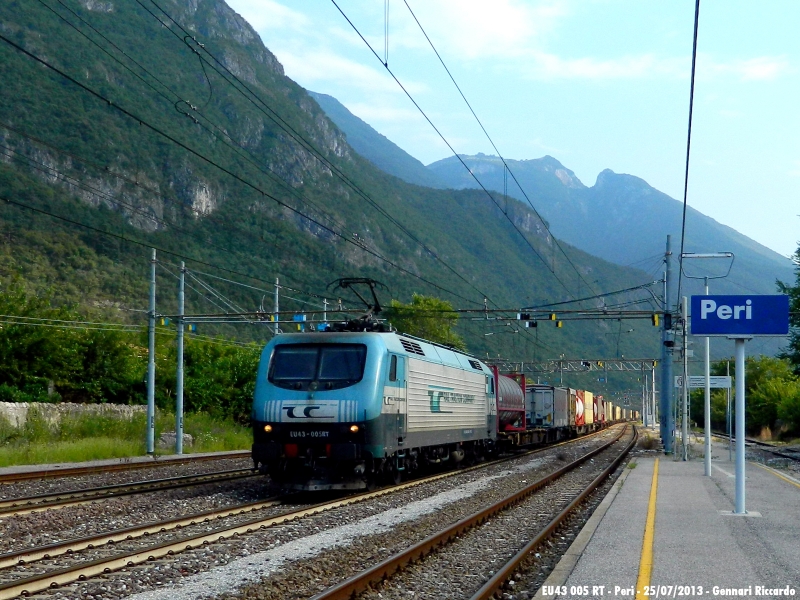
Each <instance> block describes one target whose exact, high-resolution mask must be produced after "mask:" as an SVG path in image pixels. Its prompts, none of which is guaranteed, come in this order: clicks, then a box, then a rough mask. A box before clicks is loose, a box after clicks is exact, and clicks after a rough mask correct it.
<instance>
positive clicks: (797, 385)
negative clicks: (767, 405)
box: [778, 381, 800, 434]
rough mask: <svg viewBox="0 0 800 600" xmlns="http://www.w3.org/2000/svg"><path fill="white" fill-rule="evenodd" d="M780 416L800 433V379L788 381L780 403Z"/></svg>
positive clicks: (791, 428)
mask: <svg viewBox="0 0 800 600" xmlns="http://www.w3.org/2000/svg"><path fill="white" fill-rule="evenodd" d="M778 418H779V419H780V420H781V421H783V423H784V424H785V425H787V426H788V427H789V428H790V430H791V431H793V432H794V433H796V434H800V381H795V382H793V383H787V384H786V385H785V386H784V389H783V396H782V398H781V400H780V404H778Z"/></svg>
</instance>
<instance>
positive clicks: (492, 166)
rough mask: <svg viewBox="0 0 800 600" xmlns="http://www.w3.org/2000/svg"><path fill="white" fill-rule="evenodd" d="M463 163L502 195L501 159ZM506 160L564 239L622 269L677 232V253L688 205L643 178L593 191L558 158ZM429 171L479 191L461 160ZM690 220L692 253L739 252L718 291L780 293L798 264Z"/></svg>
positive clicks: (716, 226)
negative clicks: (781, 283) (778, 285)
mask: <svg viewBox="0 0 800 600" xmlns="http://www.w3.org/2000/svg"><path fill="white" fill-rule="evenodd" d="M461 159H462V160H463V161H464V162H465V163H466V164H467V165H468V166H469V168H470V169H471V170H472V171H473V172H474V173H475V174H476V175H477V176H478V177H479V179H480V180H481V182H483V184H484V185H485V186H486V187H487V188H489V189H492V190H495V191H498V192H499V193H501V194H502V190H503V163H502V161H501V160H500V159H499V158H497V157H494V156H486V155H483V154H478V155H476V156H462V157H461ZM507 163H508V165H509V167H510V169H511V171H512V172H513V173H514V175H515V176H516V178H517V181H518V182H519V184H521V186H522V189H524V190H525V192H526V193H527V194H528V197H529V198H530V200H531V202H532V204H533V206H535V207H536V209H537V210H538V211H539V212H540V213H541V215H542V217H543V218H544V219H545V220H546V221H547V222H548V223H549V224H550V228H551V231H552V232H553V234H554V235H555V236H557V237H558V238H559V239H562V240H564V241H566V242H567V243H569V244H572V245H574V246H575V247H577V248H580V249H581V250H584V251H585V252H588V253H590V254H592V255H594V256H599V257H601V258H603V259H605V260H608V261H610V262H613V263H616V264H620V265H643V264H644V263H645V262H646V261H647V260H648V259H649V258H650V257H653V256H657V255H663V253H664V249H665V244H666V238H667V235H671V236H672V244H673V247H672V250H673V253H674V254H675V255H676V256H677V254H678V252H679V250H680V249H679V247H678V244H679V243H680V234H681V219H682V214H683V204H682V203H681V202H678V201H677V200H675V199H673V198H671V197H669V196H667V195H666V194H664V193H662V192H660V191H658V190H657V189H655V188H653V187H652V186H650V185H648V184H647V182H646V181H644V180H643V179H640V178H638V177H635V176H633V175H624V174H617V173H614V172H613V171H611V170H609V169H606V170H605V171H603V172H602V173H600V174H599V175H598V177H597V181H596V183H595V185H594V186H592V187H586V186H585V185H584V184H583V183H582V182H581V181H580V180H579V179H578V178H577V177H575V174H574V173H573V172H572V171H570V170H569V169H567V168H566V167H564V166H563V165H562V164H561V163H560V162H559V161H558V160H556V159H554V158H553V157H551V156H545V157H543V158H540V159H534V160H508V161H507ZM429 168H430V169H431V170H432V171H433V172H435V173H436V174H437V175H439V177H440V178H441V179H443V180H445V181H447V182H448V184H449V185H450V186H451V187H453V188H456V189H466V188H473V187H476V186H477V184H476V183H475V181H474V179H472V177H470V176H469V174H468V173H466V171H465V170H464V168H463V166H462V165H461V162H460V161H459V160H458V159H456V158H455V157H450V158H446V159H443V160H440V161H438V162H435V163H433V164H431V165H429ZM508 195H509V196H513V197H514V198H517V199H519V200H521V201H525V196H524V195H523V193H522V191H521V190H520V187H519V185H517V184H516V183H515V182H514V181H513V180H512V179H511V178H510V177H509V183H508ZM686 223H687V226H686V245H685V249H684V251H685V252H705V253H707V252H733V253H734V255H735V258H734V261H733V265H732V268H731V270H730V274H729V275H728V277H726V278H724V279H719V280H714V281H713V284H712V289H713V290H714V292H715V293H728V294H737V293H739V294H741V293H747V292H748V291H749V292H756V293H761V294H765V293H766V294H769V293H775V280H776V279H781V280H783V281H790V280H791V278H792V268H793V267H792V263H791V261H790V260H789V259H788V258H786V257H784V256H781V255H780V254H778V253H777V252H773V251H772V250H770V249H769V248H766V247H764V246H762V245H761V244H758V243H757V242H755V241H753V240H751V239H750V238H748V237H746V236H744V235H742V234H741V233H739V232H737V231H736V230H734V229H732V228H730V227H727V226H726V225H723V224H721V223H718V222H717V221H715V220H714V219H712V218H710V217H708V216H706V215H704V214H702V213H700V212H699V211H697V210H695V209H693V208H691V207H688V209H687V216H686ZM722 262H723V261H719V262H718V263H717V264H716V265H714V266H711V265H709V264H705V265H702V266H701V265H698V264H696V263H695V264H692V263H690V262H689V261H685V264H684V272H685V273H686V274H688V275H690V276H702V275H705V274H709V275H724V274H725V272H726V270H727V263H725V264H722ZM653 272H654V274H658V271H653ZM695 293H696V292H695Z"/></svg>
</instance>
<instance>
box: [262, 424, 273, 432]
mask: <svg viewBox="0 0 800 600" xmlns="http://www.w3.org/2000/svg"><path fill="white" fill-rule="evenodd" d="M264 431H266V432H267V433H271V432H272V425H269V424H267V425H264Z"/></svg>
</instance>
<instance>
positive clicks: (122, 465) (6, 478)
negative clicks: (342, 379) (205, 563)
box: [0, 450, 250, 484]
mask: <svg viewBox="0 0 800 600" xmlns="http://www.w3.org/2000/svg"><path fill="white" fill-rule="evenodd" d="M237 458H239V459H241V458H250V451H249V450H242V451H232V452H214V453H206V454H198V455H193V454H186V455H184V456H181V457H171V458H160V459H156V458H154V459H153V460H146V461H145V460H142V461H136V462H113V463H109V462H103V463H101V464H96V465H82V466H79V467H62V466H60V465H59V466H56V467H53V466H50V467H47V468H41V469H35V468H34V469H26V470H23V471H11V472H7V473H0V484H4V483H17V482H20V481H30V480H33V479H54V478H60V477H79V476H81V475H93V474H96V473H109V472H117V471H133V470H137V469H153V468H158V467H166V466H173V465H184V464H189V463H200V462H208V461H213V460H221V459H237Z"/></svg>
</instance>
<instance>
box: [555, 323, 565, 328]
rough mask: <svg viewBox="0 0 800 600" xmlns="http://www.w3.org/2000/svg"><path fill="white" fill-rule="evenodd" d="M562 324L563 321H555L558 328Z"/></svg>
mask: <svg viewBox="0 0 800 600" xmlns="http://www.w3.org/2000/svg"><path fill="white" fill-rule="evenodd" d="M563 326H564V321H556V327H558V328H559V329H560V328H561V327H563Z"/></svg>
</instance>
